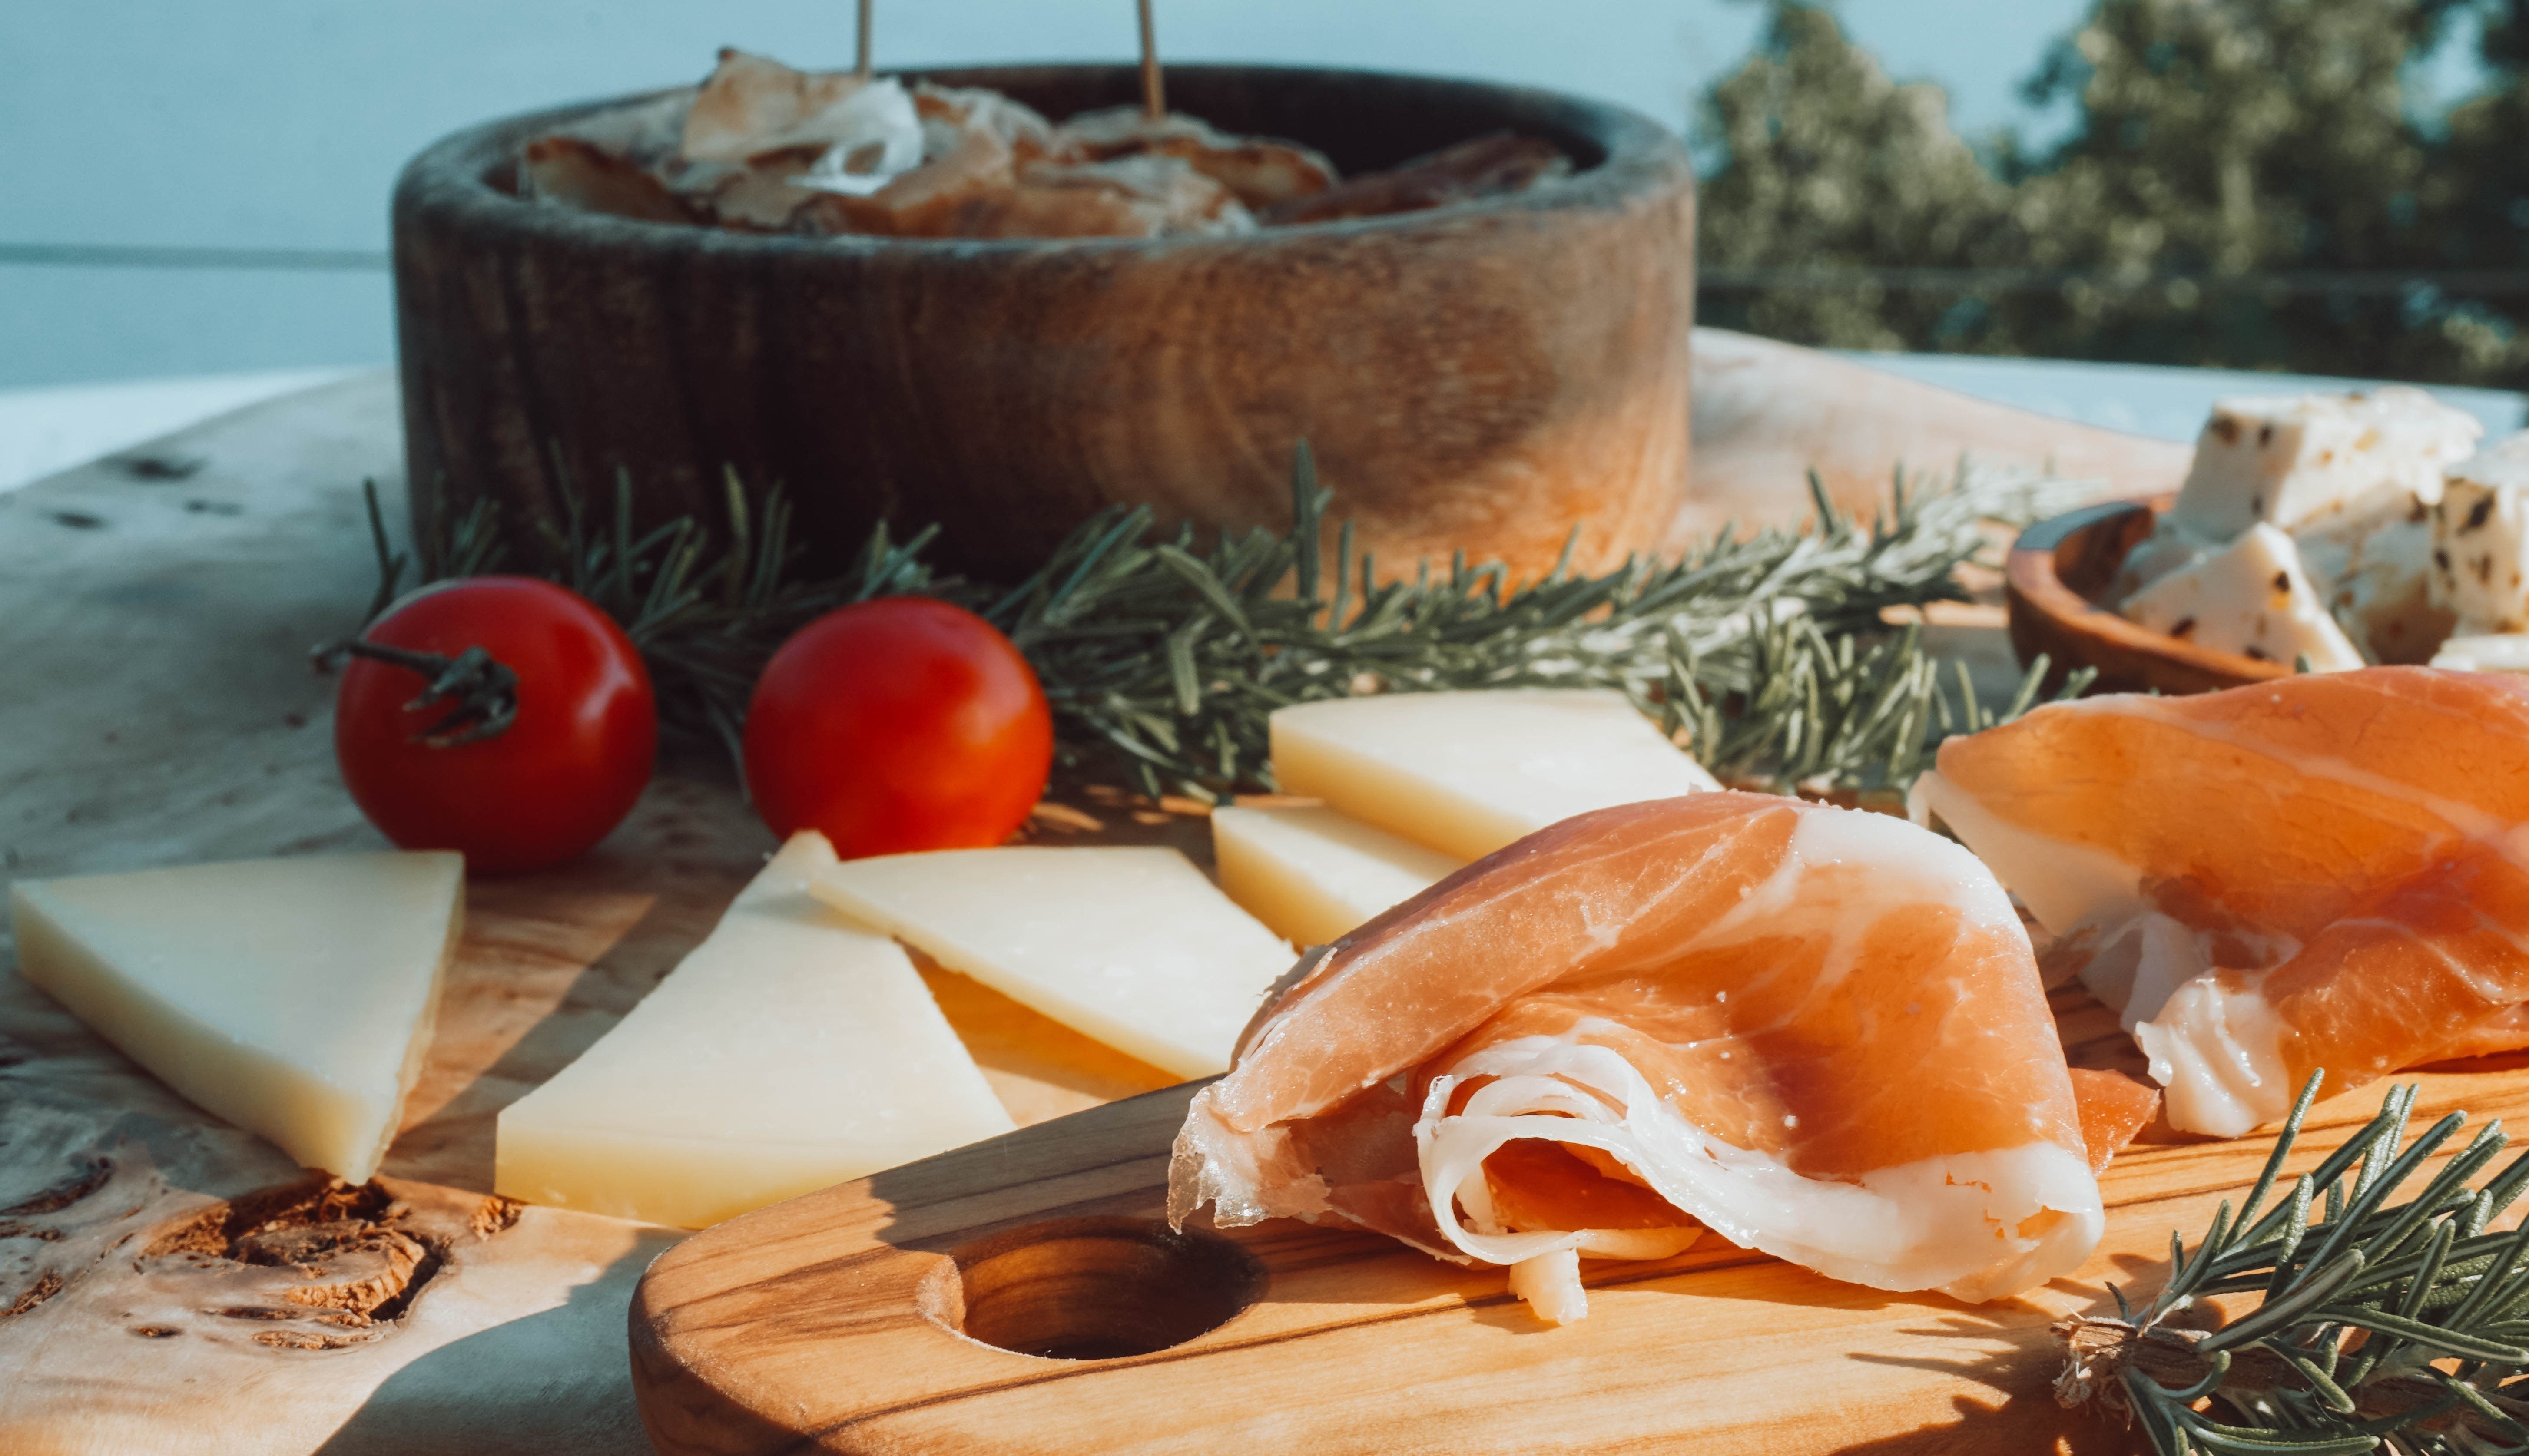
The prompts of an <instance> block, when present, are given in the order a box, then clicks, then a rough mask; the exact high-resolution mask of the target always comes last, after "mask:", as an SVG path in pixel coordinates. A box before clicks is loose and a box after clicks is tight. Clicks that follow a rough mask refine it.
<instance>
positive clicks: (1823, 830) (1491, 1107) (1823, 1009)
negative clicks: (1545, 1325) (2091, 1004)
mask: <svg viewBox="0 0 2529 1456" xmlns="http://www.w3.org/2000/svg"><path fill="white" fill-rule="evenodd" d="M1286 982H1287V984H1286V985H1284V986H1283V987H1281V988H1279V989H1278V991H1277V992H1276V993H1275V994H1274V995H1272V996H1270V997H1268V998H1267V999H1266V1003H1265V1006H1264V1009H1263V1010H1262V1011H1260V1012H1259V1013H1258V1016H1257V1019H1256V1020H1255V1021H1254V1022H1253V1023H1252V1024H1251V1025H1250V1026H1249V1028H1248V1030H1247V1033H1246V1034H1245V1035H1244V1036H1243V1037H1242V1038H1241V1040H1240V1051H1239V1054H1238V1057H1237V1060H1236V1063H1235V1065H1234V1066H1233V1068H1232V1070H1231V1071H1230V1072H1229V1074H1228V1075H1227V1076H1226V1077H1223V1078H1222V1079H1221V1080H1220V1081H1219V1082H1217V1083H1215V1084H1213V1085H1212V1086H1211V1087H1209V1088H1207V1089H1205V1090H1204V1091H1203V1092H1202V1093H1200V1094H1199V1095H1197V1097H1196V1098H1195V1100H1194V1103H1193V1105H1192V1106H1191V1107H1190V1109H1189V1111H1188V1115H1187V1118H1186V1123H1185V1126H1184V1129H1183V1130H1182V1132H1181V1133H1180V1134H1179V1136H1178V1139H1177V1145H1176V1152H1175V1157H1174V1160H1173V1162H1172V1165H1171V1167H1170V1170H1169V1213H1170V1216H1171V1217H1173V1218H1175V1219H1177V1220H1179V1221H1182V1220H1183V1219H1185V1218H1186V1217H1188V1216H1190V1215H1191V1214H1192V1213H1194V1212H1195V1211H1196V1210H1197V1209H1198V1208H1200V1207H1201V1206H1203V1205H1205V1204H1210V1205H1211V1206H1212V1209H1213V1217H1214V1218H1215V1220H1216V1221H1218V1222H1220V1223H1223V1224H1243V1223H1253V1222H1257V1221H1260V1220H1263V1219H1265V1218H1270V1217H1276V1216H1290V1217H1298V1218H1305V1219H1310V1220H1313V1221H1319V1220H1330V1221H1337V1222H1345V1223H1351V1224H1355V1225H1359V1226H1361V1227H1365V1228H1370V1229H1374V1230H1377V1231H1379V1232H1382V1233H1386V1234H1390V1235H1393V1236H1394V1237H1396V1238H1398V1239H1401V1240H1403V1241H1405V1242H1406V1243H1409V1244H1412V1245H1413V1246H1415V1247H1417V1248H1419V1249H1423V1250H1425V1251H1426V1252H1428V1253H1430V1254H1433V1255H1436V1256H1437V1257H1439V1258H1442V1259H1450V1260H1455V1261H1458V1262H1460V1263H1466V1264H1493V1265H1507V1266H1510V1267H1512V1268H1513V1276H1512V1282H1513V1287H1514V1288H1516V1289H1518V1290H1519V1291H1520V1292H1521V1293H1522V1294H1523V1295H1524V1296H1526V1297H1527V1298H1528V1300H1529V1302H1530V1304H1531V1306H1532V1307H1533V1308H1534V1309H1535V1310H1536V1311H1537V1313H1538V1314H1539V1315H1540V1316H1542V1317H1544V1318H1546V1319H1548V1320H1551V1321H1563V1320H1568V1319H1572V1318H1577V1317H1578V1315H1579V1314H1580V1313H1581V1312H1582V1310H1583V1309H1584V1308H1585V1306H1584V1305H1583V1304H1582V1298H1581V1291H1580V1285H1579V1282H1578V1277H1577V1269H1578V1261H1579V1259H1581V1258H1584V1257H1587V1258H1599V1259H1610V1258H1612V1259H1653V1258H1663V1257H1666V1256H1668V1255H1671V1254H1674V1253H1676V1252H1678V1251H1679V1250H1680V1249H1682V1248H1684V1247H1685V1246H1686V1245H1687V1244H1688V1243H1689V1242H1691V1241H1692V1240H1693V1239H1694V1238H1695V1236H1696V1234H1697V1233H1698V1232H1699V1231H1700V1230H1701V1229H1704V1228H1710V1229H1712V1230H1714V1231H1715V1232H1717V1233H1719V1234H1721V1235H1722V1236H1723V1237H1725V1238H1727V1239H1730V1240H1731V1241H1732V1242H1734V1243H1737V1244H1740V1245H1743V1246H1746V1247H1749V1248H1753V1249H1760V1250H1763V1251H1765V1252H1768V1253H1772V1254H1777V1255H1780V1256H1782V1257H1783V1258H1786V1259H1789V1260H1793V1261H1795V1262H1797V1263H1800V1264H1803V1265H1806V1266H1807V1267H1811V1268H1814V1269H1817V1270H1819V1271H1820V1272H1822V1273H1826V1274H1829V1275H1832V1276H1833V1277H1836V1278H1840V1279H1846V1280H1850V1281H1852V1282H1855V1283H1859V1284H1867V1285H1871V1286H1874V1287H1877V1288H1882V1289H1934V1288H1937V1289H1942V1290H1945V1291H1947V1292H1949V1293H1951V1294H1953V1295H1955V1296H1957V1297H1959V1298H1961V1299H1966V1300H1983V1299H1992V1298H1997V1297H2000V1296H2004V1295H2008V1294H2012V1293H2015V1292H2017V1291H2018V1290H2021V1289H2025V1288H2027V1287H2029V1286H2030V1285H2032V1284H2036V1283H2039V1282H2042V1281H2044V1280H2045V1279H2047V1278H2050V1277H2052V1276H2054V1275H2056V1274H2059V1273H2062V1272H2064V1271H2066V1270H2068V1269H2070V1268H2072V1267H2074V1266H2075V1265H2077V1264H2078V1263H2079V1262H2080V1261H2081V1259H2082V1258H2083V1257H2084V1256H2085V1255H2087V1254H2088V1252H2089V1251H2090V1249H2091V1247H2092V1246H2093V1245H2094V1244H2095V1243H2096V1242H2097V1240H2098V1237H2099V1233H2100V1229H2101V1227H2102V1221H2103V1220H2102V1214H2101V1211H2100V1205H2099V1194H2098V1185H2097V1184H2096V1182H2095V1181H2094V1180H2093V1178H2092V1175H2091V1172H2090V1167H2089V1162H2090V1155H2089V1152H2088V1149H2087V1145H2086V1144H2085V1142H2084V1140H2083V1133H2082V1125H2081V1119H2080V1116H2079V1114H2078V1112H2077V1110H2076V1108H2075V1105H2074V1101H2073V1096H2072V1083H2071V1079H2070V1077H2069V1075H2068V1074H2067V1072H2066V1070H2065V1065H2064V1057H2063V1053H2062V1051H2061V1049H2060V1047H2059V1046H2058V1044H2057V1041H2056V1035H2055V1027H2054V1021H2053V1019H2052V1017H2051V1016H2050V1015H2049V1013H2048V1010H2047V1006H2046V998H2045V993H2044V991H2043V990H2042V989H2041V988H2040V986H2039V984H2038V976H2037V967H2036V963H2035V961H2034V959H2033V958H2032V956H2031V955H2030V953H2029V944H2028V936H2027V932H2026V931H2025V929H2023V927H2022V926H2021V924H2020V922H2019V919H2018V915H2017V914H2016V913H2015V912H2014V910H2013V908H2012V905H2011V902H2010V899H2009V897H2008V896H2007V895H2005V894H2004V893H2003V890H2002V888H2001V886H1999V885H1997V884H1996V883H1995V882H1994V879H1993V877H1992V875H1991V874H1989V873H1988V872H1987V871H1986V870H1985V868H1984V867H1983V866H1982V865H1980V864H1978V863H1977V862H1976V861H1975V859H1974V858H1973V857H1972V856H1970V855H1968V854H1967V853H1966V852H1965V851H1964V850H1962V849H1960V848H1959V847H1958V846H1957V845H1955V844H1952V843H1950V842H1949V841H1947V840H1945V839H1942V838H1939V837H1938V836H1933V835H1929V834H1926V833H1924V832H1923V831H1921V830H1918V829H1915V828H1914V827H1912V826H1910V825H1908V824H1906V823H1905V822H1903V821H1901V820H1897V819H1892V818H1889V817H1886V816H1882V815H1873V814H1866V813H1862V812H1859V811H1856V810H1846V809H1837V808H1832V807H1829V806H1825V805H1818V804H1804V803H1801V802H1798V801H1795V800H1788V799H1782V798H1775V797H1771V796H1768V795H1759V794H1746V793H1732V792H1724V791H1715V792H1710V793H1703V794H1696V795H1694V796H1692V797H1687V798H1672V799H1656V800H1651V801H1648V802H1644V803H1636V804H1624V805H1619V806H1617V807H1614V808H1608V809H1600V810H1596V811H1593V812H1591V813H1587V814H1582V815H1579V816H1576V817H1574V818H1572V819H1568V820H1565V821H1563V822H1562V823H1560V824H1556V825H1552V826H1549V827H1548V828H1546V829H1543V830H1540V831H1538V832H1536V833H1535V834H1533V835H1530V836H1527V837H1526V838H1523V839H1520V840H1518V841H1517V842H1515V843H1513V844H1511V845H1510V846H1509V847H1507V848H1504V849H1502V850H1500V851H1498V852H1496V853H1494V854H1492V855H1490V856H1487V857H1486V858H1484V859H1481V860H1479V861H1477V862H1476V863H1474V864H1472V865H1469V866H1467V867H1466V868H1464V869H1462V870H1459V871H1458V872H1457V873H1455V874H1453V875H1451V876H1449V877H1448V878H1447V879H1445V880H1443V881H1441V882H1440V883H1439V884H1437V885H1434V886H1432V887H1431V888H1430V889H1429V890H1425V891H1423V892H1422V893H1421V894H1418V895H1416V896H1415V897H1414V898H1412V899H1409V900H1407V901H1406V902H1404V903H1403V904H1401V905H1398V906H1397V907H1395V908H1394V909H1391V910H1389V911H1387V912H1386V913H1384V914H1381V915H1379V916H1378V917H1376V918H1375V919H1373V920H1372V921H1371V922H1369V923H1368V924H1367V925H1364V926H1362V927H1361V928H1360V929H1358V930H1356V931H1354V932H1352V933H1351V934H1349V935H1347V936H1345V937H1344V938H1343V939H1341V940H1340V941H1338V942H1336V943H1335V944H1333V945H1331V946H1329V947H1327V948H1326V949H1325V950H1324V951H1323V952H1320V953H1318V954H1316V955H1314V956H1312V957H1311V958H1309V959H1307V960H1304V961H1303V962H1302V964H1301V966H1300V967H1298V968H1296V969H1295V970H1294V971H1293V973H1292V975H1291V976H1290V977H1287V978H1286Z"/></svg>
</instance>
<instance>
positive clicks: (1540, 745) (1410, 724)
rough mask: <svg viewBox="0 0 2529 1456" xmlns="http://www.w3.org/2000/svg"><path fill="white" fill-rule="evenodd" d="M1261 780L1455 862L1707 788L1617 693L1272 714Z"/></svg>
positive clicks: (1435, 699)
mask: <svg viewBox="0 0 2529 1456" xmlns="http://www.w3.org/2000/svg"><path fill="white" fill-rule="evenodd" d="M1272 738H1273V778H1274V781H1275V782H1277V783H1279V784H1280V785H1281V788H1282V790H1283V792H1285V793H1291V794H1298V795H1301V796H1303V797H1307V798H1314V799H1323V800H1325V802H1326V803H1327V805H1328V806H1330V807H1332V808H1334V809H1337V810H1339V811H1341V812H1343V813H1345V814H1348V815H1350V816H1351V817H1353V818H1355V819H1358V820H1360V821H1362V822H1363V823H1365V824H1369V825H1373V826H1375V827H1377V828H1379V829H1383V830H1385V831H1387V832H1388V833H1390V834H1393V835H1401V836H1404V837H1406V838H1408V839H1412V840H1414V841H1415V842H1416V843H1419V844H1422V845H1424V846H1426V848H1431V849H1436V850H1439V851H1440V852H1441V853H1443V854H1449V855H1455V856H1457V857H1458V858H1460V859H1476V858H1480V857H1481V856H1483V855H1486V854H1490V853H1492V852H1493V851H1494V850H1496V849H1499V848H1500V847H1502V846H1503V845H1505V844H1507V843H1509V842H1511V841H1512V840H1513V839H1517V838H1520V837H1521V836H1525V835H1529V834H1532V833H1534V832H1535V831H1537V830H1540V829H1543V828H1545V827H1546V826H1547V825H1549V824H1553V823H1554V822H1556V821H1557V820H1563V819H1569V818H1571V817H1572V816H1573V815H1575V814H1580V813H1584V812H1586V811H1587V810H1590V809H1604V808H1606V807H1608V806H1609V805H1611V804H1630V803H1635V802H1637V801H1640V800H1642V799H1665V798H1675V797H1677V796H1678V795H1680V794H1689V793H1695V792H1699V791H1701V790H1705V789H1712V788H1718V787H1720V784H1718V783H1716V782H1713V778H1712V776H1711V775H1710V774H1707V773H1705V772H1704V771H1703V766H1702V765H1700V764H1698V763H1696V762H1695V760H1694V759H1692V758H1689V757H1687V755H1686V754H1685V753H1684V752H1682V751H1681V750H1680V749H1678V748H1677V746H1676V745H1674V744H1672V743H1670V742H1669V740H1668V739H1667V738H1666V737H1664V736H1663V735H1662V734H1661V733H1660V730H1659V729H1658V728H1656V727H1654V726H1653V725H1652V723H1651V721H1650V720H1649V719H1647V718H1644V717H1643V716H1642V715H1641V713H1640V712H1638V711H1636V710H1635V708H1634V706H1633V705H1632V704H1631V703H1629V702H1627V701H1625V696H1624V694H1622V693H1619V692H1614V691H1600V690H1594V689H1511V690H1502V691H1492V692H1398V693H1380V694H1377V695H1374V696H1372V697H1361V698H1336V699H1333V700H1331V701H1328V702H1322V703H1299V704H1295V705H1293V706H1291V707H1288V708H1281V709H1276V710H1275V711H1274V714H1273V717H1272Z"/></svg>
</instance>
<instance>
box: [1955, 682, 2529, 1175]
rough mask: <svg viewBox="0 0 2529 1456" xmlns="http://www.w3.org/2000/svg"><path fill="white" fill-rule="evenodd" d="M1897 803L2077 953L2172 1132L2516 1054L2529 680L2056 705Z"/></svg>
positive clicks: (2527, 861) (2523, 993)
mask: <svg viewBox="0 0 2529 1456" xmlns="http://www.w3.org/2000/svg"><path fill="white" fill-rule="evenodd" d="M1914 805H1915V812H1916V816H1917V818H1918V819H1922V818H1926V817H1930V816H1937V817H1938V818H1939V819H1940V821H1941V822H1942V823H1944V824H1946V825H1947V826H1948V827H1949V828H1950V829H1951V830H1952V831H1953V832H1954V833H1956V834H1957V835H1958V836H1959V837H1960V838H1961V839H1963V840H1964V841H1965V842H1966V844H1967V846H1968V847H1969V848H1971V849H1973V850H1975V851H1976V853H1977V854H1978V855H1980V856H1982V857H1983V859H1984V861H1985V862H1986V863H1987V864H1989V865H1991V866H1992V867H1993V869H1994V872H1995V873H1996V874H1997V875H1999V876H2000V877H2001V878H2002V882H2003V883H2004V884H2005V885H2007V886H2009V887H2010V888H2011V889H2012V890H2013V891H2014V892H2015V893H2017V894H2018V896H2019V898H2020V899H2021V900H2022V901H2023V902H2024V903H2025V904H2026V905H2027V906H2028V908H2029V911H2030V912H2031V913H2032V914H2033V915H2035V916H2036V918H2037V919H2038V921H2039V922H2040V923H2041V924H2043V925H2044V926H2045V927H2046V929H2047V930H2049V931H2051V932H2053V933H2054V934H2056V935H2058V936H2061V937H2064V938H2065V941H2066V944H2067V945H2068V946H2069V947H2070V948H2071V949H2072V951H2073V952H2075V953H2076V954H2079V955H2082V956H2085V957H2086V961H2085V963H2084V964H2083V965H2082V968H2081V972H2080V974H2081V978H2082V980H2083V981H2084V982H2085V983H2086V984H2087V985H2088V986H2089V988H2090V989H2091V990H2092V991H2093V992H2094V993H2096V994H2097V995H2098V997H2099V998H2100V999H2101V1000H2103V1001H2105V1002H2107V1003H2108V1004H2109V1005H2110V1006H2111V1007H2113V1008H2115V1009H2117V1010H2118V1011H2120V1012H2121V1013H2122V1015H2123V1017H2124V1020H2125V1026H2126V1028H2127V1029H2128V1030H2130V1031H2131V1032H2132V1033H2133V1034H2134V1037H2135V1040H2136V1041H2137V1042H2139V1043H2140V1044H2141V1046H2142V1049H2143V1051H2144V1053H2145V1054H2146V1055H2148V1056H2149V1057H2150V1058H2151V1070H2152V1075H2153V1076H2154V1077H2155V1078H2156V1079H2157V1080H2159V1081H2160V1082H2161V1083H2162V1085H2163V1086H2165V1087H2166V1088H2168V1101H2169V1116H2170V1121H2171V1122H2172V1123H2173V1124H2174V1125H2175V1126H2178V1127H2179V1128H2182V1129H2185V1130H2188V1131H2193V1132H2208V1133H2217V1134H2221V1135H2224V1136H2232V1137H2235V1136H2237V1135H2239V1134H2241V1133H2245V1132H2247V1131H2249V1130H2250V1129H2252V1128H2254V1127H2256V1126H2257V1125H2259V1124H2260V1123H2264V1122H2268V1121H2271V1120H2273V1119H2275V1118H2277V1117H2280V1116H2282V1115H2283V1114H2284V1113H2285V1111H2287V1109H2288V1107H2289V1105H2290V1103H2291V1099H2292V1097H2293V1096H2294V1094H2295V1093H2296V1092H2297V1091H2298V1089H2299V1087H2300V1085H2301V1083H2302V1082H2303V1081H2304V1080H2305V1079H2306V1078H2307V1077H2308V1076H2309V1075H2310V1074H2311V1073H2312V1072H2315V1071H2321V1070H2324V1071H2325V1072H2326V1073H2327V1086H2328V1088H2329V1089H2330V1090H2331V1091H2338V1092H2341V1091H2345V1090H2348V1089H2350V1088H2354V1087H2359V1086H2361V1085H2362V1084H2363V1083H2366V1082H2369V1081H2371V1080H2373V1079H2375V1078H2378V1077H2381V1076H2384V1075H2386V1074H2387V1073H2389V1072H2392V1071H2394V1070H2396V1069H2397V1068H2399V1067H2404V1066H2411V1065H2414V1064H2416V1063H2418V1062H2423V1061H2430V1060H2436V1059H2441V1058H2444V1057H2447V1056H2451V1055H2460V1054H2474V1053H2477V1052H2489V1051H2500V1050H2506V1049H2507V1048H2511V1047H2518V1046H2520V1045H2522V1044H2523V1043H2529V1034H2524V1032H2529V1027H2524V1025H2523V1024H2522V1023H2521V1022H2520V1020H2519V1017H2518V1015H2517V1013H2516V1010H2515V1008H2517V1007H2518V1006H2519V1005H2520V1004H2521V1003H2522V1002H2523V1001H2524V1000H2529V829H2525V828H2524V822H2529V680H2524V679H2521V678H2518V677H2515V676H2511V675H2509V674H2468V673H2450V672H2440V671H2436V670H2433V669H2430V668H2368V669H2363V670H2360V671H2357V672H2350V673H2329V674H2303V675H2300V676H2295V677H2288V678H2284V679H2281V680H2278V681H2275V682H2271V683H2261V684H2258V685H2255V686H2250V687H2239V688H2233V689H2231V690H2229V691H2227V692H2218V693H2206V694H2203V695H2200V696H2195V697H2183V698H2155V697H2142V696H2112V697H2099V698H2091V699H2088V700H2086V701H2083V702H2077V703H2064V704H2058V705H2055V706H2051V707H2047V708H2042V709H2039V710H2038V711H2036V712H2034V713H2031V714H2029V715H2028V716H2027V717H2025V718H2023V719H2021V720H2019V721H2018V722H2017V723H2013V724H2010V725H2007V726H2005V727H2002V728H1991V729H1987V730H1986V731H1984V732H1981V733H1978V734H1975V735H1974V736H1972V737H1966V738H1953V739H1951V740H1950V741H1949V742H1948V743H1946V744H1944V745H1943V746H1942V748H1941V752H1940V758H1939V765H1938V771H1937V772H1936V773H1933V774H1928V775H1925V776H1924V777H1923V779H1922V780H1921V781H1919V782H1917V784H1916V786H1915V790H1914Z"/></svg>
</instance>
